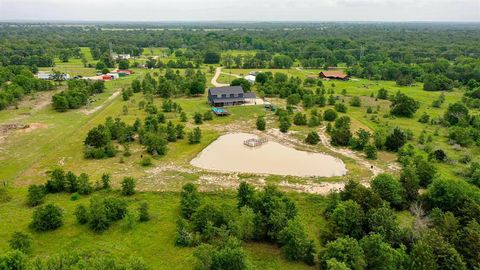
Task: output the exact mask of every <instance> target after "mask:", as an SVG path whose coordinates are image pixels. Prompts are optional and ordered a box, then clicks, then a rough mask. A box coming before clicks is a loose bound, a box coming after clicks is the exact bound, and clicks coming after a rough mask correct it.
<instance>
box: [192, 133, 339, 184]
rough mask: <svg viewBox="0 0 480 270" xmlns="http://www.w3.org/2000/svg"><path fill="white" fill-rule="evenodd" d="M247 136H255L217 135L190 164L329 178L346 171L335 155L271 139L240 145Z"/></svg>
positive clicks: (222, 168) (244, 134)
mask: <svg viewBox="0 0 480 270" xmlns="http://www.w3.org/2000/svg"><path fill="white" fill-rule="evenodd" d="M251 138H258V136H256V135H254V134H248V133H230V134H226V135H223V136H220V137H219V138H218V139H217V140H215V141H214V142H213V143H211V144H210V145H209V146H207V147H206V148H205V149H204V150H203V151H202V152H201V153H200V154H198V156H197V157H195V158H194V159H193V160H192V161H191V162H190V163H191V164H192V165H193V166H195V167H199V168H202V169H207V170H214V171H221V172H241V173H258V174H276V175H291V176H301V177H305V176H318V177H331V176H342V175H345V174H346V173H347V169H346V168H345V164H344V163H343V161H342V160H340V159H338V158H335V157H332V156H329V155H326V154H321V153H311V152H306V151H300V150H296V149H294V148H291V147H288V146H285V145H282V144H280V143H277V142H274V141H269V142H267V143H266V144H263V145H261V146H259V147H255V148H252V147H248V146H246V145H244V144H243V142H244V141H245V140H248V139H251Z"/></svg>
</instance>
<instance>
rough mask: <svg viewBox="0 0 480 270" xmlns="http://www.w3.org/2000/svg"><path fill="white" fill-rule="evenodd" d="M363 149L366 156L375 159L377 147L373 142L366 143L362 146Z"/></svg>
mask: <svg viewBox="0 0 480 270" xmlns="http://www.w3.org/2000/svg"><path fill="white" fill-rule="evenodd" d="M363 151H364V152H365V155H366V156H367V158H368V159H377V153H378V151H377V147H376V146H375V145H373V144H367V145H366V146H365V147H364V148H363Z"/></svg>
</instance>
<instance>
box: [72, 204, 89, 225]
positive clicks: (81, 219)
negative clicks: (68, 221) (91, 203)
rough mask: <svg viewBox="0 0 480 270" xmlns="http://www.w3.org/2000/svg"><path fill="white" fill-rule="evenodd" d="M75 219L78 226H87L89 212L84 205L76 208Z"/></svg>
mask: <svg viewBox="0 0 480 270" xmlns="http://www.w3.org/2000/svg"><path fill="white" fill-rule="evenodd" d="M75 217H76V219H77V222H78V224H86V223H87V222H88V210H87V208H86V207H85V206H84V205H83V204H80V205H78V206H77V208H75Z"/></svg>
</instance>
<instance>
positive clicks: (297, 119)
mask: <svg viewBox="0 0 480 270" xmlns="http://www.w3.org/2000/svg"><path fill="white" fill-rule="evenodd" d="M293 123H294V124H295V125H297V126H305V125H306V124H307V116H306V115H305V114H303V113H300V112H298V113H296V114H295V116H294V117H293Z"/></svg>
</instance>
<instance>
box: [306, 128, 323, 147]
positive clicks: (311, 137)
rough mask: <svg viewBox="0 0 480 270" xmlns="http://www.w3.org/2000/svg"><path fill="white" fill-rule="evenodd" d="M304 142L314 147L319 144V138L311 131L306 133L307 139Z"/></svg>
mask: <svg viewBox="0 0 480 270" xmlns="http://www.w3.org/2000/svg"><path fill="white" fill-rule="evenodd" d="M305 142H306V143H308V144H311V145H316V144H318V142H320V136H319V135H318V133H317V132H316V131H311V132H310V133H308V135H307V138H305Z"/></svg>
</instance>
